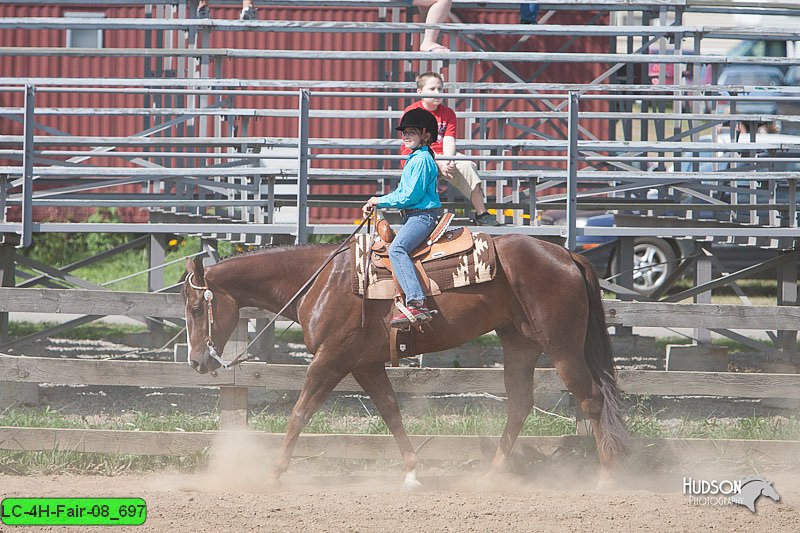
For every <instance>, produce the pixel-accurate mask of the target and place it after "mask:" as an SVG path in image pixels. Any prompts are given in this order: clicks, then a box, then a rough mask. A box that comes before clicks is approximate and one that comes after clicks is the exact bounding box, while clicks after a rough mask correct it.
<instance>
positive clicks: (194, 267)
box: [186, 255, 204, 283]
mask: <svg viewBox="0 0 800 533" xmlns="http://www.w3.org/2000/svg"><path fill="white" fill-rule="evenodd" d="M186 271H187V272H189V273H190V274H194V281H195V283H203V282H204V280H203V257H202V256H200V255H196V256H194V257H193V258H187V259H186Z"/></svg>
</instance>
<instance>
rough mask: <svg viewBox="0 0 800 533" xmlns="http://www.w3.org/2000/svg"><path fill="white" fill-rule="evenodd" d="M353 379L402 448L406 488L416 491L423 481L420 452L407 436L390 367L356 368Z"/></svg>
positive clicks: (376, 365) (372, 365) (380, 365)
mask: <svg viewBox="0 0 800 533" xmlns="http://www.w3.org/2000/svg"><path fill="white" fill-rule="evenodd" d="M353 377H354V378H355V379H356V381H357V382H358V384H359V385H361V387H362V388H363V389H364V392H366V393H367V394H369V397H370V398H372V402H373V403H374V404H375V406H376V407H377V408H378V411H379V412H380V413H381V416H382V417H383V420H384V421H385V422H386V425H387V426H388V427H389V431H391V432H392V435H394V439H395V441H396V442H397V446H398V447H399V448H400V453H401V454H402V455H403V462H404V463H405V472H406V479H405V481H404V482H403V489H405V490H414V489H416V488H417V487H419V486H420V482H419V481H417V452H416V451H415V450H414V446H413V445H412V444H411V441H410V440H409V438H408V435H407V434H406V428H405V427H403V419H402V417H401V416H400V408H399V407H398V405H397V398H396V396H395V394H394V389H392V384H391V383H390V382H389V376H387V375H386V367H385V366H384V364H383V363H375V364H370V365H365V366H360V367H358V368H355V369H353Z"/></svg>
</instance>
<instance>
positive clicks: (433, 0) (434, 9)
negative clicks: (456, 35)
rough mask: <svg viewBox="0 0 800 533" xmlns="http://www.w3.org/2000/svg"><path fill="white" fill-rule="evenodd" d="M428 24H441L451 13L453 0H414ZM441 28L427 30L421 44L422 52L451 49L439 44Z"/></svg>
mask: <svg viewBox="0 0 800 533" xmlns="http://www.w3.org/2000/svg"><path fill="white" fill-rule="evenodd" d="M414 5H415V6H417V7H419V8H420V14H421V15H422V17H423V18H424V19H425V23H426V24H440V23H442V22H444V21H445V20H446V19H447V17H448V16H449V15H450V7H451V6H452V5H453V0H414ZM438 41H439V30H434V29H431V30H425V34H424V35H423V37H422V42H421V43H420V45H419V49H420V51H421V52H432V51H434V52H449V51H450V49H449V48H447V47H445V46H442V45H441V44H439V42H438Z"/></svg>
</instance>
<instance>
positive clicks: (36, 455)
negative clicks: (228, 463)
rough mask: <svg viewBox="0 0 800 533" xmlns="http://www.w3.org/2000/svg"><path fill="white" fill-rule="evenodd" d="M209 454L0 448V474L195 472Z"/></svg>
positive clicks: (205, 452)
mask: <svg viewBox="0 0 800 533" xmlns="http://www.w3.org/2000/svg"><path fill="white" fill-rule="evenodd" d="M208 455H209V454H208V451H207V450H206V451H202V452H198V453H193V454H187V455H181V456H160V455H155V456H153V455H148V456H144V455H142V456H140V455H129V454H101V453H78V452H70V451H60V450H52V451H49V450H48V451H41V452H17V451H3V450H0V474H7V475H17V476H30V475H63V474H75V475H84V476H85V475H98V476H113V475H119V474H124V473H126V472H159V471H163V470H165V469H171V470H177V471H180V472H195V471H197V470H200V469H201V468H203V467H205V466H206V465H207V464H208Z"/></svg>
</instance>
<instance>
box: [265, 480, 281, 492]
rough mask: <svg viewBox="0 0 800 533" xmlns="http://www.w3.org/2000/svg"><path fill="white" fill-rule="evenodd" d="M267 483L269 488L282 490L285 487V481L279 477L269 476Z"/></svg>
mask: <svg viewBox="0 0 800 533" xmlns="http://www.w3.org/2000/svg"><path fill="white" fill-rule="evenodd" d="M265 485H266V488H267V489H268V490H280V489H281V488H283V482H282V481H281V480H280V479H279V478H277V477H270V478H267V481H266V483H265Z"/></svg>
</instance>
